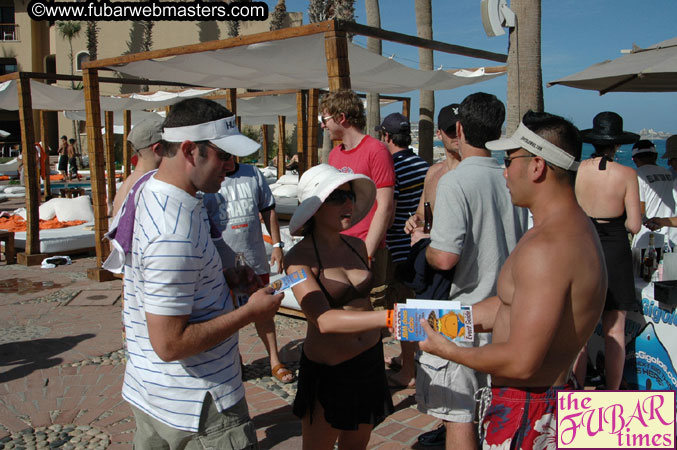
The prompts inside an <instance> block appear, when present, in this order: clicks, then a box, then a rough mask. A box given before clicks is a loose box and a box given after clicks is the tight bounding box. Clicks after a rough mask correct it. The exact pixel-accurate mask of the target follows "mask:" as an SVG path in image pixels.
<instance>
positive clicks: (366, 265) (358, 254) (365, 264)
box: [341, 236, 369, 270]
mask: <svg viewBox="0 0 677 450" xmlns="http://www.w3.org/2000/svg"><path fill="white" fill-rule="evenodd" d="M341 240H342V241H343V243H344V244H346V245H347V246H348V248H349V249H350V250H352V251H353V253H355V254H356V255H357V257H358V258H360V261H362V264H364V267H366V268H367V270H369V264H368V263H367V261H365V260H364V258H363V257H362V255H360V253H359V252H358V251H357V250H355V249H354V248H353V246H352V245H350V244H349V243H348V241H346V240H345V238H344V237H343V236H341Z"/></svg>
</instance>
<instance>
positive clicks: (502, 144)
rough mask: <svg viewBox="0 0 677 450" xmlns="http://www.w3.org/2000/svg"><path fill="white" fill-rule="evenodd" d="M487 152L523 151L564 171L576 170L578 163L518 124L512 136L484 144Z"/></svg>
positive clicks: (567, 154)
mask: <svg viewBox="0 0 677 450" xmlns="http://www.w3.org/2000/svg"><path fill="white" fill-rule="evenodd" d="M486 147H487V148H488V149H489V150H503V151H505V150H515V149H518V148H523V149H524V150H526V151H528V152H529V153H532V154H534V155H536V156H540V157H541V158H543V159H544V160H546V161H547V162H549V163H550V164H553V165H555V166H557V167H561V168H562V169H565V170H571V171H574V172H575V171H576V170H578V164H579V163H578V161H576V160H575V158H574V157H573V156H572V155H570V154H569V153H567V152H565V151H564V150H562V149H561V148H559V147H558V146H556V145H555V144H553V143H551V142H548V141H547V140H545V139H543V138H542V137H540V136H539V135H537V134H536V133H534V132H533V131H531V130H530V129H528V128H527V127H525V126H524V124H523V123H520V125H519V127H517V130H515V132H514V133H513V135H512V136H510V137H506V138H503V139H498V140H495V141H489V142H487V143H486Z"/></svg>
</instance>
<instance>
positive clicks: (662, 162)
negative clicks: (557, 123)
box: [434, 139, 668, 169]
mask: <svg viewBox="0 0 677 450" xmlns="http://www.w3.org/2000/svg"><path fill="white" fill-rule="evenodd" d="M652 142H653V143H654V145H656V150H657V151H658V160H657V161H656V164H658V165H659V166H661V167H665V168H666V169H667V168H668V160H667V159H663V158H661V156H663V153H665V140H663V139H660V140H659V139H654V140H652ZM434 146H435V147H440V148H442V141H437V140H436V141H435V143H434ZM593 151H595V149H594V148H593V146H592V145H591V144H586V143H584V144H583V154H582V159H588V158H590V155H591V154H592V152H593ZM491 153H492V156H493V157H494V158H496V160H497V161H498V162H499V163H500V164H503V156H504V154H505V152H491ZM616 162H617V163H619V164H623V165H624V166H628V167H632V168H633V169H636V168H637V166H635V163H633V162H632V145H623V146H621V148H620V149H619V150H618V151H617V152H616Z"/></svg>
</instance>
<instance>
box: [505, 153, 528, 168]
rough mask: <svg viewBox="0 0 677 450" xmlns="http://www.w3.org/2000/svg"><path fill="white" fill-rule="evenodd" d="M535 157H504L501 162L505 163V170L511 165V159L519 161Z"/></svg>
mask: <svg viewBox="0 0 677 450" xmlns="http://www.w3.org/2000/svg"><path fill="white" fill-rule="evenodd" d="M535 157H536V155H520V156H512V157H507V156H506V157H505V158H503V162H504V163H505V168H506V169H507V168H508V167H510V164H512V160H513V159H519V158H535Z"/></svg>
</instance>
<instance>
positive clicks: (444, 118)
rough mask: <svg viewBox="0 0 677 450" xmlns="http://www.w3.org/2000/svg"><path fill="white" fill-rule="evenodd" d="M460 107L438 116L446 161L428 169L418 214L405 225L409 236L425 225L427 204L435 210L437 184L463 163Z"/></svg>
mask: <svg viewBox="0 0 677 450" xmlns="http://www.w3.org/2000/svg"><path fill="white" fill-rule="evenodd" d="M460 106H461V105H459V104H458V103H452V104H451V105H447V106H445V107H444V108H442V109H440V113H439V114H438V115H437V137H438V138H439V139H440V140H441V141H442V145H444V160H443V161H440V162H438V163H435V164H433V165H432V166H430V169H428V173H427V174H426V176H425V180H424V181H423V195H422V196H421V200H420V201H419V202H418V208H417V209H416V214H414V215H413V216H411V217H410V218H409V219H408V220H407V222H406V223H405V224H404V232H405V233H407V234H411V232H412V231H414V228H416V227H417V226H420V225H421V224H422V223H423V216H424V205H425V202H430V207H431V208H432V209H433V210H434V209H435V193H436V192H437V182H438V181H440V178H442V175H444V174H445V173H447V172H449V171H450V170H453V169H455V168H456V166H458V165H459V164H460V162H461V155H459V154H458V137H456V122H457V121H458V108H459V107H460Z"/></svg>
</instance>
